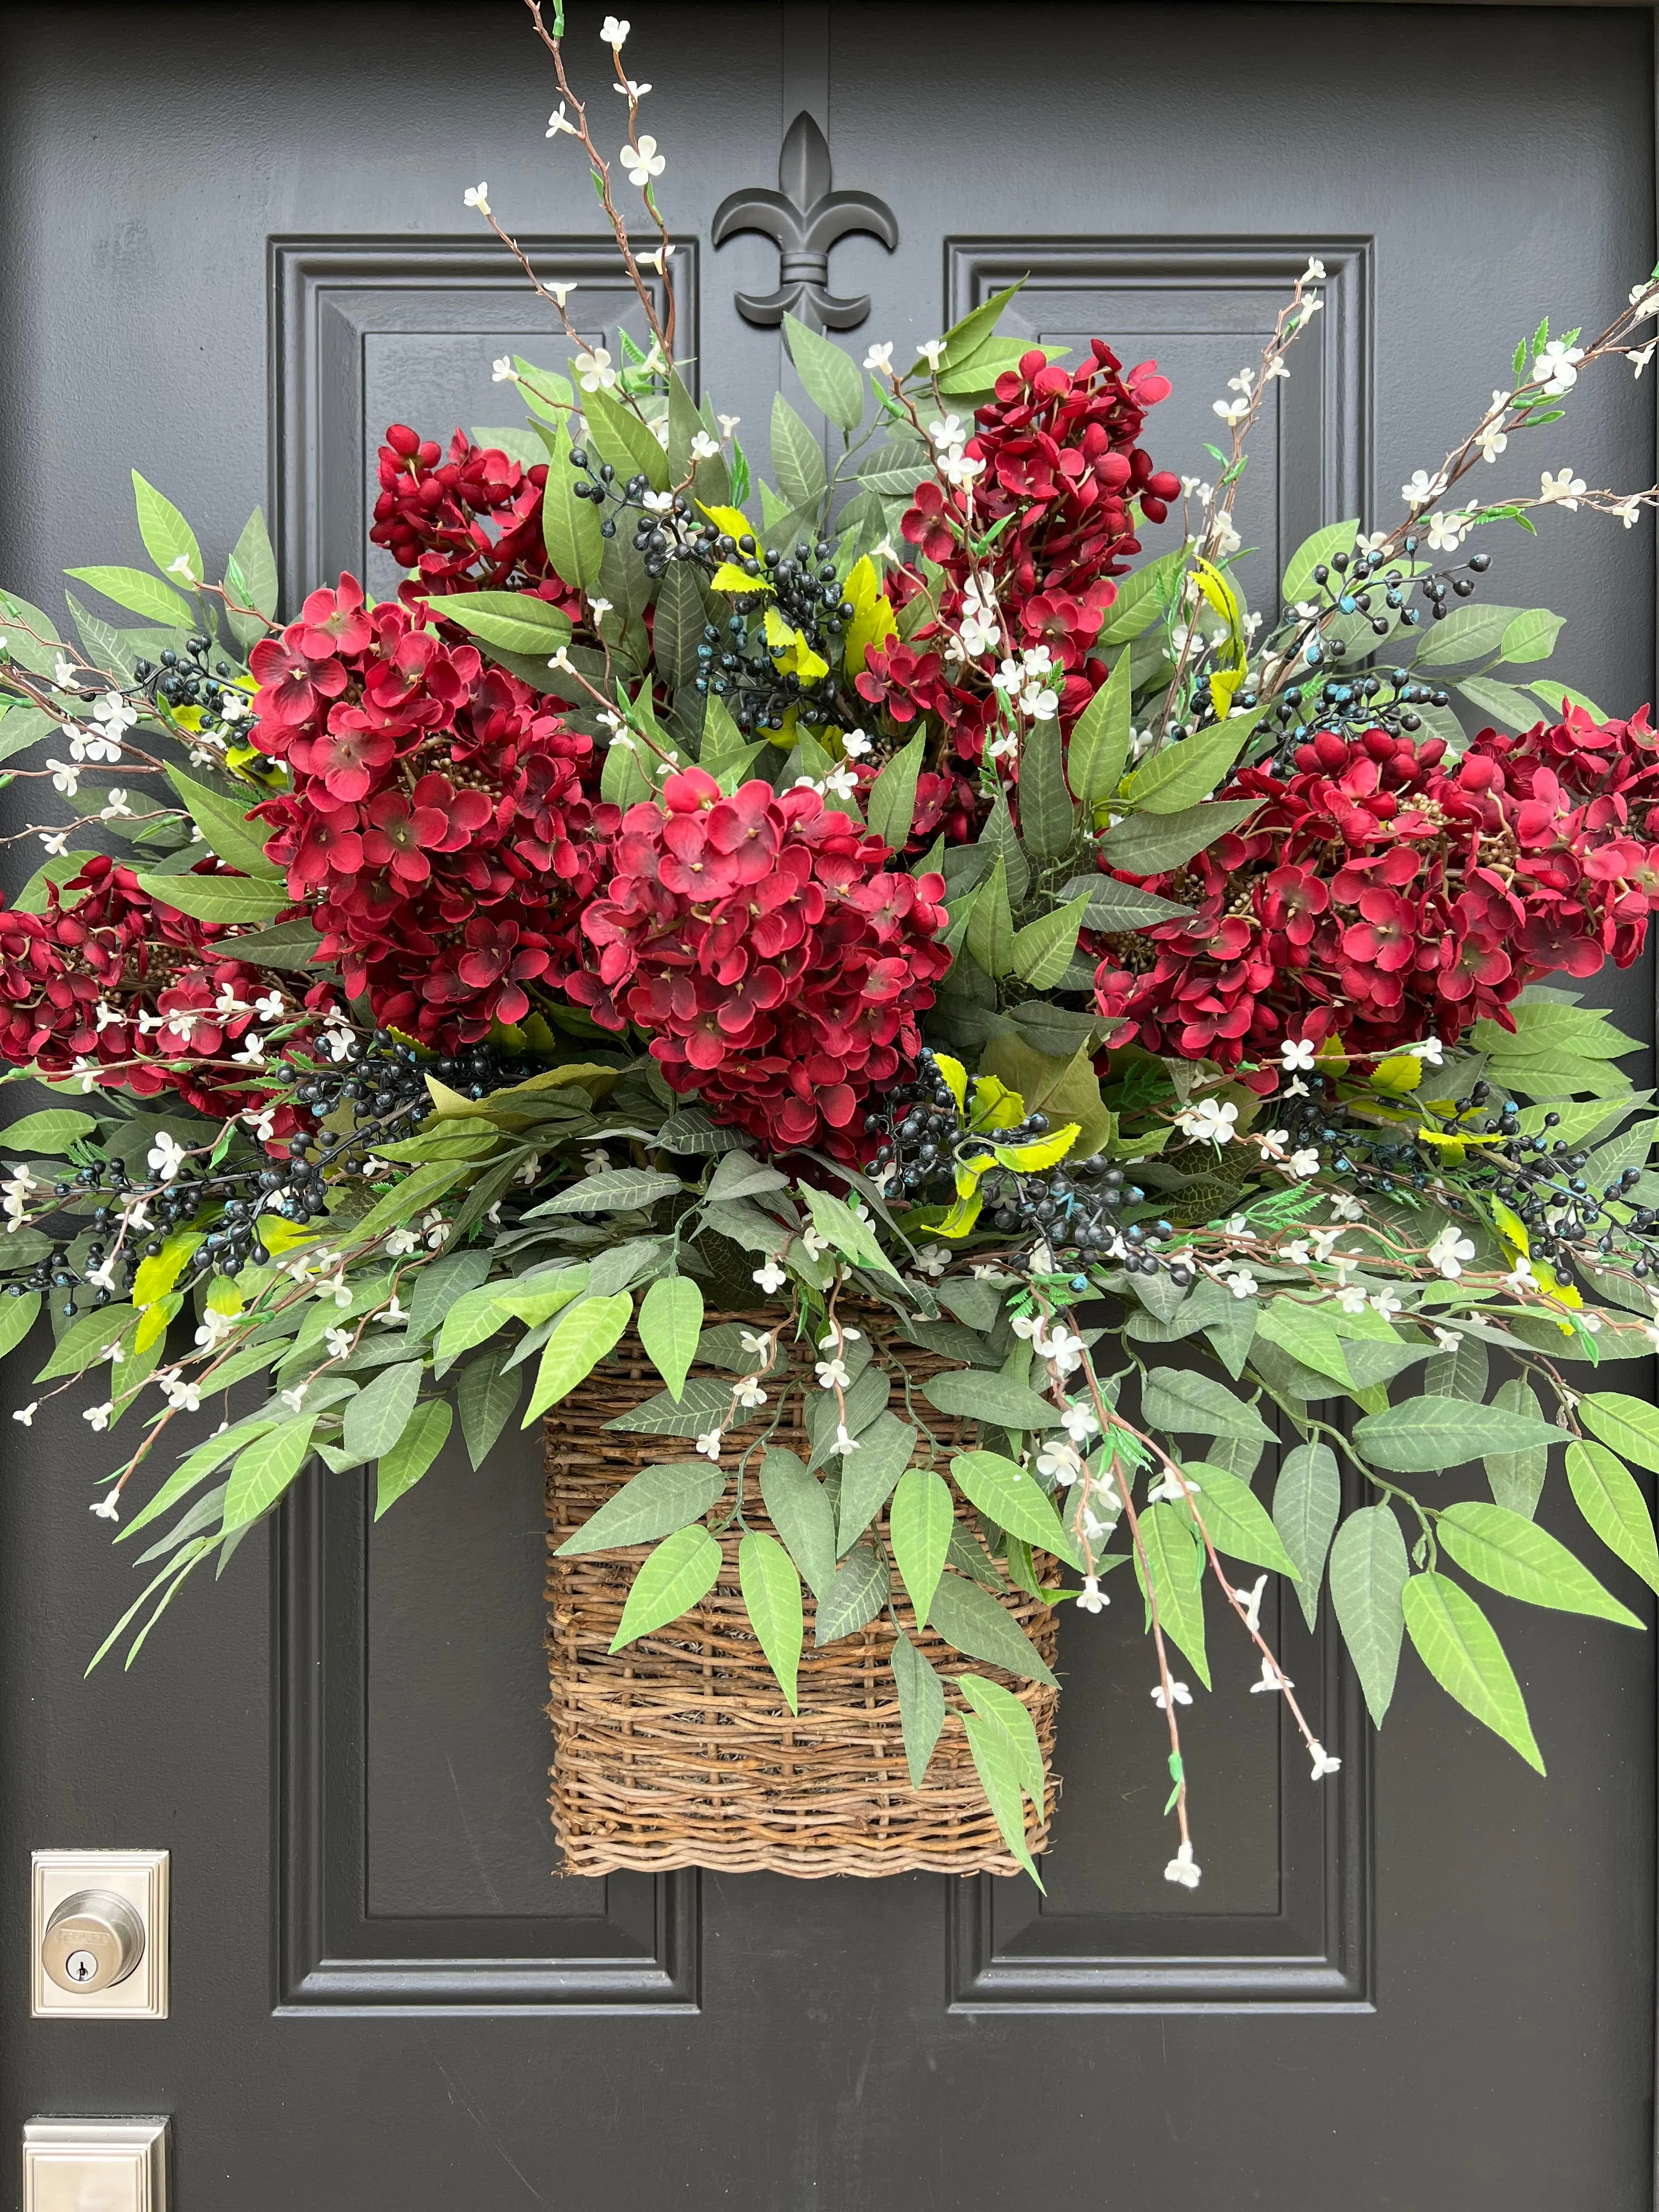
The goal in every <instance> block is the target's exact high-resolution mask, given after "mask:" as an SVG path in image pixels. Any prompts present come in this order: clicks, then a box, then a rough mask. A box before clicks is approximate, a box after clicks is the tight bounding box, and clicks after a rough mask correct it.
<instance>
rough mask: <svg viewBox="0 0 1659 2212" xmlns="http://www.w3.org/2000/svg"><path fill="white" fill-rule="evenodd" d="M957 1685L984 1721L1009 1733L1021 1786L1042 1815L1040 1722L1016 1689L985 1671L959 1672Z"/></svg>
mask: <svg viewBox="0 0 1659 2212" xmlns="http://www.w3.org/2000/svg"><path fill="white" fill-rule="evenodd" d="M957 1688H958V1689H959V1690H960V1691H961V1692H962V1694H963V1697H964V1698H966V1699H967V1700H968V1702H969V1705H971V1706H972V1707H973V1709H974V1711H975V1712H976V1713H977V1714H978V1715H979V1717H980V1718H981V1720H984V1721H989V1722H992V1723H994V1725H995V1726H996V1727H998V1728H1000V1729H1002V1731H1003V1733H1004V1734H1005V1735H1006V1736H1007V1738H1008V1741H1009V1743H1010V1745H1011V1746H1012V1750H1013V1754H1014V1761H1015V1767H1016V1771H1017V1772H1018V1776H1019V1786H1020V1788H1021V1789H1022V1790H1024V1792H1025V1795H1026V1796H1028V1797H1029V1798H1030V1801H1031V1802H1032V1804H1033V1805H1034V1806H1035V1807H1036V1809H1037V1812H1038V1814H1039V1815H1040V1814H1041V1813H1042V1802H1043V1797H1044V1794H1045V1784H1046V1780H1047V1778H1046V1777H1045V1775H1044V1773H1043V1771H1042V1746H1041V1744H1039V1742H1038V1741H1037V1732H1036V1722H1035V1721H1034V1720H1033V1719H1032V1718H1031V1716H1030V1713H1029V1712H1028V1711H1026V1709H1025V1707H1024V1705H1023V1704H1022V1703H1021V1701H1020V1700H1019V1699H1018V1698H1017V1697H1016V1696H1015V1695H1014V1692H1012V1690H1010V1689H1006V1688H1005V1687H1004V1686H1003V1685H1002V1684H1001V1683H1000V1682H993V1681H991V1680H988V1679H987V1677H986V1676H985V1675H983V1674H967V1673H964V1674H958V1675H957Z"/></svg>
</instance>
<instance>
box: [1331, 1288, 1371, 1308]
mask: <svg viewBox="0 0 1659 2212" xmlns="http://www.w3.org/2000/svg"><path fill="white" fill-rule="evenodd" d="M1365 1297H1366V1293H1365V1291H1364V1290H1362V1289H1361V1287H1360V1285H1358V1283H1349V1284H1347V1285H1346V1286H1345V1287H1344V1288H1343V1289H1341V1290H1340V1291H1338V1292H1337V1294H1336V1302H1337V1304H1338V1305H1340V1307H1341V1309H1342V1310H1343V1312H1344V1313H1351V1314H1361V1313H1364V1310H1365Z"/></svg>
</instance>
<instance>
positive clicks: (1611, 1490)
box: [1567, 1443, 1659, 1590]
mask: <svg viewBox="0 0 1659 2212" xmlns="http://www.w3.org/2000/svg"><path fill="white" fill-rule="evenodd" d="M1567 1482H1568V1485H1569V1486H1570V1487H1571V1491H1572V1494H1573V1498H1574V1500H1575V1502H1576V1503H1577V1507H1578V1510H1579V1511H1580V1512H1581V1513H1582V1514H1583V1516H1584V1518H1585V1520H1586V1521H1587V1522H1589V1525H1590V1527H1591V1528H1593V1529H1594V1530H1595V1534H1597V1535H1598V1536H1599V1537H1600V1538H1601V1541H1602V1542H1603V1543H1604V1544H1605V1545H1606V1546H1607V1549H1608V1550H1609V1551H1610V1552H1612V1553H1613V1554H1614V1555H1615V1557H1617V1558H1619V1559H1622V1560H1623V1561H1624V1563H1625V1565H1626V1566H1627V1567H1629V1568H1631V1569H1632V1571H1634V1572H1635V1573H1637V1574H1638V1575H1640V1577H1642V1579H1643V1581H1644V1583H1646V1584H1647V1585H1648V1588H1649V1589H1652V1590H1659V1543H1656V1541H1655V1537H1654V1530H1653V1516H1652V1515H1651V1514H1650V1512H1649V1511H1648V1504H1647V1500H1646V1498H1644V1497H1643V1495H1642V1489H1641V1486H1640V1484H1639V1483H1638V1481H1637V1480H1636V1478H1635V1476H1634V1475H1633V1474H1632V1473H1631V1471H1630V1469H1629V1468H1627V1467H1626V1465H1625V1463H1624V1462H1623V1461H1622V1460H1620V1458H1618V1457H1617V1456H1616V1455H1615V1454H1613V1452H1610V1451H1609V1450H1608V1449H1607V1447H1606V1445H1605V1444H1596V1443H1571V1444H1569V1445H1568V1446H1567Z"/></svg>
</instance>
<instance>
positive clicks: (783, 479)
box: [772, 392, 829, 507]
mask: <svg viewBox="0 0 1659 2212" xmlns="http://www.w3.org/2000/svg"><path fill="white" fill-rule="evenodd" d="M772 473H773V475H774V476H775V477H776V478H777V480H778V489H779V490H780V491H781V493H782V494H783V495H784V497H785V498H786V499H787V501H788V502H789V504H790V506H791V507H816V506H817V503H818V501H820V500H821V499H822V498H823V495H824V491H825V489H826V488H827V485H828V481H829V479H828V478H827V477H826V476H825V473H824V467H823V452H822V450H821V449H820V447H819V445H818V441H817V439H816V438H815V437H814V436H813V435H812V433H811V431H810V430H809V429H808V428H807V427H806V425H805V422H802V421H801V419H800V416H799V415H797V414H796V412H795V410H794V409H793V407H792V406H791V405H790V404H789V402H788V401H787V399H786V398H784V396H783V394H782V392H775V393H774V394H773V396H772Z"/></svg>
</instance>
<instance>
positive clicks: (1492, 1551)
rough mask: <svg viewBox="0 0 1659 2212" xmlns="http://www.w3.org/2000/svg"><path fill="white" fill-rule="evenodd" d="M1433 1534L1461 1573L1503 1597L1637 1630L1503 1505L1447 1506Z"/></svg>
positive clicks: (1544, 1537) (1563, 1554)
mask: <svg viewBox="0 0 1659 2212" xmlns="http://www.w3.org/2000/svg"><path fill="white" fill-rule="evenodd" d="M1435 1534H1436V1536H1437V1538H1438V1540H1439V1541H1440V1543H1441V1545H1442V1546H1443V1548H1444V1549H1445V1550H1446V1551H1447V1552H1449V1553H1450V1555H1451V1557H1452V1558H1453V1559H1455V1560H1456V1562H1457V1564H1458V1565H1459V1566H1460V1567H1462V1570H1463V1571H1464V1573H1465V1574H1469V1575H1473V1576H1474V1578H1475V1580H1476V1581H1477V1582H1481V1583H1486V1585H1487V1587H1488V1588H1489V1589H1495V1590H1501V1591H1502V1592H1503V1594H1504V1596H1505V1597H1516V1598H1520V1599H1522V1601H1524V1602H1525V1603H1526V1604H1528V1605H1541V1606H1547V1607H1550V1608H1551V1609H1552V1610H1553V1611H1554V1612H1557V1613H1589V1614H1590V1615H1592V1616H1593V1617H1594V1618H1595V1619H1596V1620H1616V1621H1619V1622H1620V1623H1621V1624H1622V1625H1623V1626H1626V1627H1629V1628H1639V1627H1640V1626H1642V1624H1641V1622H1640V1621H1639V1620H1638V1619H1637V1618H1636V1615H1635V1614H1634V1613H1632V1612H1631V1611H1630V1610H1629V1609H1628V1608H1627V1607H1625V1606H1622V1605H1620V1602H1619V1601H1618V1599H1617V1598H1616V1597H1614V1596H1613V1595H1612V1594H1611V1593H1610V1592H1609V1591H1607V1590H1605V1589H1602V1587H1601V1583H1598V1582H1597V1581H1596V1579H1595V1576H1594V1575H1593V1574H1591V1572H1590V1571H1589V1568H1588V1567H1586V1566H1583V1565H1581V1564H1580V1563H1579V1561H1578V1560H1577V1559H1574V1557H1573V1555H1572V1553H1571V1552H1570V1551H1568V1549H1567V1547H1566V1546H1565V1544H1559V1543H1557V1541H1556V1540H1555V1538H1554V1537H1553V1536H1552V1535H1550V1534H1547V1532H1546V1531H1545V1530H1544V1529H1542V1528H1537V1527H1535V1526H1534V1523H1533V1522H1531V1521H1529V1520H1528V1518H1527V1517H1526V1516H1525V1515H1524V1514H1522V1513H1512V1512H1510V1510H1509V1509H1508V1507H1507V1506H1503V1505H1487V1504H1483V1503H1482V1502H1481V1501H1480V1499H1479V1498H1471V1499H1468V1500H1467V1501H1462V1502H1460V1503H1459V1504H1455V1505H1449V1506H1448V1507H1447V1508H1446V1510H1445V1511H1444V1512H1443V1514H1442V1515H1441V1516H1440V1517H1439V1519H1438V1520H1437V1522H1436V1523H1435Z"/></svg>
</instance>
